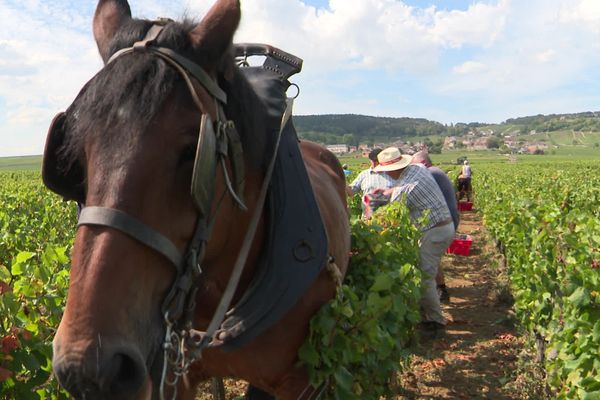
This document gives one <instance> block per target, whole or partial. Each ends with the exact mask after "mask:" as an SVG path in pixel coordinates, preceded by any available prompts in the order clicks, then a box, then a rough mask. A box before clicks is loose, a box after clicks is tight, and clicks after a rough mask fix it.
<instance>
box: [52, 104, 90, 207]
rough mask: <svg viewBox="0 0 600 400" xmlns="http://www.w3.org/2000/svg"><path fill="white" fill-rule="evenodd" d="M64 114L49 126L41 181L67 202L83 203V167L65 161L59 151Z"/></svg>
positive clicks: (59, 114)
mask: <svg viewBox="0 0 600 400" xmlns="http://www.w3.org/2000/svg"><path fill="white" fill-rule="evenodd" d="M66 120H67V114H66V113H65V112H60V113H58V114H57V115H56V116H55V117H54V119H53V120H52V122H51V124H50V128H49V129H48V135H47V136H46V145H45V147H44V157H43V161H42V181H43V182H44V185H46V187H48V189H50V190H51V191H53V192H54V193H57V194H59V195H61V196H62V197H64V198H65V199H67V200H75V201H78V202H81V203H83V202H84V200H85V187H84V181H85V177H84V172H83V167H82V166H81V164H79V162H78V161H77V160H66V159H65V158H64V157H63V156H62V155H61V154H60V150H61V148H62V147H63V146H64V144H65V139H66V126H65V124H66Z"/></svg>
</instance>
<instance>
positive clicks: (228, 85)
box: [61, 19, 267, 169]
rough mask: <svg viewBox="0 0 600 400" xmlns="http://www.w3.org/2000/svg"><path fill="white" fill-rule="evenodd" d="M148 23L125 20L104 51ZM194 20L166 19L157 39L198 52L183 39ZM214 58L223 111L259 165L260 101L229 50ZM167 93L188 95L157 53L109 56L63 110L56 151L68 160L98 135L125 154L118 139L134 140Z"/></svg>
mask: <svg viewBox="0 0 600 400" xmlns="http://www.w3.org/2000/svg"><path fill="white" fill-rule="evenodd" d="M152 24H153V22H152V21H147V20H138V19H132V20H130V21H129V22H128V23H126V24H125V25H124V26H123V27H122V28H121V29H120V31H119V32H118V33H117V34H116V36H115V38H114V39H113V42H112V45H111V50H110V54H114V53H116V52H117V51H118V50H120V49H122V48H126V47H130V46H132V45H133V43H135V42H137V41H139V40H141V39H142V38H143V37H144V36H145V35H146V33H147V31H148V30H149V29H150V27H151V26H152ZM195 26H196V23H195V22H194V21H191V20H185V21H183V22H180V23H178V22H172V23H169V24H168V25H166V26H165V28H164V30H163V31H162V33H161V35H160V37H159V39H158V41H157V45H158V46H160V47H167V48H170V49H172V50H174V51H176V52H177V53H179V54H180V55H182V56H184V57H186V58H188V59H190V60H195V59H197V58H198V53H199V52H198V51H197V50H195V49H193V48H192V46H191V43H190V42H189V39H188V38H189V36H188V33H189V32H190V31H191V30H192V29H193V28H194V27H195ZM200 57H202V54H200ZM218 61H219V63H218V65H219V68H220V69H219V71H220V72H219V77H218V83H219V85H220V86H221V88H222V89H223V90H224V91H225V93H226V94H227V105H226V106H225V107H224V110H225V114H226V116H227V118H229V119H231V120H233V121H234V122H235V123H236V128H237V131H238V134H239V135H240V138H241V141H242V146H243V148H244V152H245V154H246V156H247V160H248V161H249V162H250V166H251V167H254V168H261V169H262V168H264V165H265V161H264V159H265V157H266V155H265V150H266V148H267V138H266V137H265V134H264V133H265V132H266V127H265V121H264V115H265V113H266V111H265V108H264V105H263V103H262V102H261V100H260V99H259V98H258V96H257V95H256V93H255V92H254V90H253V89H252V87H251V86H250V84H249V82H248V81H247V80H246V78H245V77H244V76H243V75H242V73H241V71H240V70H239V68H238V67H237V66H235V63H234V60H233V56H232V54H230V53H229V52H228V53H227V54H226V55H225V56H224V59H223V60H218ZM225 66H227V68H229V70H232V71H233V74H228V75H231V77H229V76H228V77H225V73H224V70H223V68H225ZM173 93H174V94H175V100H176V101H187V100H188V99H189V94H188V88H187V86H186V85H185V83H184V81H183V79H182V77H181V76H180V74H179V73H178V72H177V71H176V70H175V69H174V68H172V67H171V66H169V65H167V64H166V63H165V62H164V61H163V60H160V59H159V58H158V57H157V56H154V55H151V54H144V53H139V54H135V55H134V56H132V55H127V56H125V57H123V59H117V60H115V61H114V62H111V63H110V64H108V65H106V66H105V67H104V68H103V69H102V70H100V71H99V72H98V73H97V74H96V75H95V76H94V77H93V78H92V79H91V80H90V81H88V82H87V83H86V85H85V86H84V87H83V88H82V90H81V91H80V93H79V94H78V96H77V98H76V99H75V101H74V102H73V104H72V105H71V106H70V107H69V109H68V110H67V121H66V129H67V136H66V139H67V140H66V142H65V145H64V146H63V149H62V150H61V154H62V156H63V157H64V158H65V159H66V160H68V161H69V162H71V163H72V162H75V160H81V159H82V157H83V145H84V143H85V142H86V140H88V139H90V138H91V136H100V135H102V138H99V139H101V140H100V141H99V142H100V143H102V145H103V146H105V147H104V148H105V149H107V150H110V151H111V152H113V154H114V152H122V153H123V154H122V155H121V156H123V157H125V156H126V154H127V153H128V150H129V147H128V146H127V145H123V143H127V144H129V145H134V144H133V143H134V138H135V137H139V136H140V135H142V134H143V132H144V131H146V130H147V128H148V126H149V125H150V124H151V123H152V122H153V121H154V120H155V118H156V117H157V116H158V114H159V112H160V110H161V108H162V106H163V104H164V103H165V101H166V100H167V98H168V97H169V96H170V95H171V94H173ZM190 101H191V100H190ZM123 115H126V118H123ZM112 132H119V133H120V134H121V135H128V136H129V138H123V137H122V136H121V137H120V138H119V144H120V145H119V146H111V143H112V142H113V141H114V140H115V138H114V137H113V136H114V134H113V133H112ZM111 135H112V136H111ZM94 139H97V137H94Z"/></svg>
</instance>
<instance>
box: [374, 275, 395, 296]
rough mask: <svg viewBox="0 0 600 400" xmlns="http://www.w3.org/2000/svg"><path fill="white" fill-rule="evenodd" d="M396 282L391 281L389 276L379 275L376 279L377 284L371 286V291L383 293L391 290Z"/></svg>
mask: <svg viewBox="0 0 600 400" xmlns="http://www.w3.org/2000/svg"><path fill="white" fill-rule="evenodd" d="M393 283H394V281H393V280H392V279H390V277H389V276H388V275H385V274H379V275H377V277H376V278H375V282H374V283H373V285H372V286H371V291H373V292H383V291H385V290H390V288H391V287H392V285H393Z"/></svg>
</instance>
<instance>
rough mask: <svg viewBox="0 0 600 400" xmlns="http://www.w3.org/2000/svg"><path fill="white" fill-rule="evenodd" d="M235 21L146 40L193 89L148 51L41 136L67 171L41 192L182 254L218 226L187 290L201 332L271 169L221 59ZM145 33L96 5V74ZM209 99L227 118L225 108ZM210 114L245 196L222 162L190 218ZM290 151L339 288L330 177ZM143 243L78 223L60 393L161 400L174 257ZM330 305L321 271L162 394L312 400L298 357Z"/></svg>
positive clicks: (330, 286) (244, 94)
mask: <svg viewBox="0 0 600 400" xmlns="http://www.w3.org/2000/svg"><path fill="white" fill-rule="evenodd" d="M240 15H241V13H240V5H239V1H237V0H218V1H217V3H216V4H215V5H214V6H213V7H212V8H211V10H210V11H209V13H208V14H207V15H206V16H205V17H204V18H203V19H202V20H201V22H200V23H192V22H190V21H185V22H182V23H176V22H169V23H167V24H166V25H165V26H164V29H163V30H162V32H161V33H160V35H159V36H157V37H153V38H152V40H150V41H151V42H155V44H156V46H157V47H162V48H168V49H171V50H172V51H174V52H176V53H177V54H179V55H181V56H183V57H185V59H187V60H190V61H192V62H193V63H194V64H195V65H197V66H200V67H201V69H202V70H204V71H205V73H202V74H200V75H201V76H200V78H198V77H197V75H194V74H191V75H188V76H187V78H186V77H185V76H183V77H182V73H181V71H179V70H178V68H177V67H176V66H174V65H173V64H174V63H173V62H172V60H171V61H169V60H165V58H164V57H162V56H156V55H154V54H151V53H150V52H139V53H138V54H126V55H121V56H119V57H117V58H116V59H114V60H111V61H110V62H108V63H107V64H106V65H105V67H104V68H103V69H102V70H101V71H100V72H99V73H98V74H97V75H96V76H95V77H94V78H93V79H92V80H91V81H90V82H88V84H86V86H85V87H84V88H83V89H82V91H81V93H80V94H79V96H78V97H77V99H76V100H75V102H74V103H73V105H72V106H71V107H70V108H69V110H67V112H66V113H65V114H64V115H63V116H61V118H60V119H58V120H55V122H54V125H53V128H51V129H52V130H56V129H57V128H60V129H62V130H63V132H62V135H63V136H61V140H62V142H61V144H60V146H59V147H58V148H57V149H55V150H56V152H57V154H58V155H59V156H60V158H61V160H63V161H64V163H63V164H62V167H61V168H60V169H58V170H57V171H55V172H54V175H58V176H59V177H62V180H61V179H58V180H56V176H55V177H54V178H52V179H55V180H54V181H51V180H50V179H48V180H47V181H46V183H47V184H48V183H49V182H50V184H49V186H50V187H51V188H52V189H54V190H55V191H58V192H59V193H61V194H63V195H65V197H68V198H71V199H75V200H77V201H79V202H81V203H84V204H85V205H86V207H87V208H90V209H92V208H95V207H101V208H102V209H108V210H112V211H111V214H110V215H111V216H112V217H115V215H121V214H124V215H128V217H127V218H126V219H127V221H129V223H131V224H134V225H135V224H137V222H135V221H138V222H140V223H141V224H143V225H144V226H145V227H149V228H148V229H147V228H144V229H145V230H146V231H147V230H152V231H155V232H159V234H154V236H153V237H154V238H155V239H156V238H157V237H160V238H166V241H170V243H172V244H173V245H174V247H175V252H179V253H180V254H181V253H184V252H185V251H186V249H187V248H189V246H190V242H192V241H193V240H194V237H195V236H196V234H197V233H198V229H197V221H198V220H199V218H200V217H201V216H202V215H201V214H202V213H207V214H210V215H212V216H214V219H213V220H212V221H211V227H212V230H209V232H210V235H209V237H208V238H207V240H206V243H205V246H204V248H203V249H202V250H201V253H202V254H201V256H203V257H200V258H201V259H202V263H201V267H202V271H201V273H197V274H196V275H194V278H195V281H194V282H193V286H195V287H197V292H195V296H193V300H194V302H195V308H193V315H192V317H191V318H190V321H191V322H192V327H193V328H194V329H196V330H198V331H206V330H207V326H208V325H209V322H210V321H211V319H212V318H213V315H214V314H215V310H216V309H217V306H218V304H219V301H220V299H221V298H222V296H223V294H224V292H226V287H227V285H228V282H229V279H230V275H232V270H233V268H234V264H235V263H236V259H237V257H238V253H239V252H240V251H241V250H240V249H241V248H242V246H243V242H244V237H245V234H246V232H247V231H248V229H250V227H249V226H250V225H251V222H252V218H253V217H252V216H253V212H254V210H256V209H258V210H261V209H262V208H263V207H264V204H263V202H262V201H261V198H260V193H261V185H262V184H263V180H264V179H265V176H266V174H267V172H266V171H268V165H269V162H270V160H271V157H272V155H273V149H272V146H270V145H269V143H270V142H269V140H268V138H267V137H266V136H267V135H266V130H265V125H266V120H267V119H268V117H267V115H266V112H265V107H264V105H263V104H262V103H261V101H259V100H258V98H257V95H256V93H255V92H254V91H253V89H252V87H251V86H250V85H249V84H248V82H247V80H246V79H245V78H244V76H243V75H242V74H241V73H240V70H239V67H237V66H236V64H235V62H234V57H233V55H232V54H231V51H230V49H231V46H232V38H233V35H234V32H235V31H236V29H237V26H238V23H239V20H240ZM151 26H153V23H152V22H150V21H144V20H137V19H133V18H131V12H130V9H129V5H128V4H127V2H126V0H100V1H99V3H98V6H97V9H96V12H95V16H94V21H93V28H94V29H93V30H94V36H95V39H96V42H97V45H98V48H99V51H100V54H101V56H102V58H103V60H104V61H105V62H107V61H108V60H109V59H110V58H111V56H112V55H113V54H115V53H116V52H117V51H119V50H120V49H123V48H129V47H131V46H132V45H133V44H134V43H136V42H140V41H143V40H144V38H148V35H147V33H148V32H149V30H150V29H151V28H150V27H151ZM133 53H136V52H135V51H134V52H133ZM184 75H185V74H184ZM190 76H191V78H190ZM207 77H208V78H207ZM211 82H212V83H211ZM215 83H216V85H214V84H215ZM215 86H216V89H215ZM219 89H222V91H223V92H224V94H225V95H226V98H227V102H226V104H223V105H221V101H220V99H221V98H222V96H221V92H220V90H219ZM194 96H195V97H196V98H194ZM206 116H208V117H210V120H212V121H220V120H223V118H224V116H225V117H226V119H227V120H228V121H233V123H234V124H235V127H236V128H237V133H238V134H239V139H240V141H241V146H242V149H243V164H244V165H243V166H244V167H245V180H244V186H243V191H242V192H241V193H238V194H239V195H240V196H239V197H242V198H243V199H244V204H245V206H246V207H247V210H245V209H244V208H243V207H240V206H239V204H238V203H239V202H238V201H237V200H236V199H235V198H234V194H235V191H232V190H230V188H228V184H227V179H226V178H227V177H226V175H227V171H229V170H232V169H234V168H233V165H232V163H233V161H232V160H231V159H227V161H226V164H227V165H226V167H224V168H223V169H221V168H215V169H214V170H213V171H212V176H211V177H209V178H211V179H212V181H211V182H212V183H211V184H214V189H213V190H207V191H206V193H209V194H211V196H209V197H210V198H209V202H208V206H207V207H206V208H207V209H206V210H202V209H200V211H199V207H198V204H197V202H196V200H195V199H194V198H193V196H192V195H191V194H190V185H191V182H192V178H193V173H194V172H195V171H194V168H198V167H197V166H196V167H195V165H196V164H195V158H196V156H197V154H196V152H197V151H196V149H197V147H198V143H197V142H198V140H199V137H198V127H199V126H200V125H201V124H203V123H204V119H205V117H206ZM49 138H50V136H49ZM49 140H50V139H49ZM53 140H54V139H53ZM48 146H49V145H48V143H47V151H48V148H49V147H48ZM300 147H301V152H302V158H303V159H304V163H305V166H306V169H307V171H308V175H309V178H310V183H311V185H312V189H313V191H314V196H315V198H316V200H317V203H318V211H319V212H320V214H321V216H322V220H323V223H324V226H325V232H326V234H327V239H328V254H329V255H330V256H331V257H334V258H335V261H336V264H337V266H338V267H339V269H340V271H341V273H342V274H344V273H345V272H346V267H347V262H348V254H349V246H350V243H349V241H350V235H349V225H348V217H347V209H346V199H345V194H344V189H345V183H344V182H345V180H344V175H343V172H342V169H341V166H340V164H339V162H338V161H337V159H336V158H335V157H334V156H333V155H332V154H331V153H329V152H328V151H327V150H326V149H324V148H323V147H321V146H319V145H317V144H314V143H310V142H302V143H301V145H300ZM200 162H202V160H200ZM49 163H50V161H49ZM45 168H50V166H48V165H45ZM201 172H202V171H201ZM209 172H210V171H209ZM45 174H46V175H47V174H49V172H48V171H46V172H45ZM60 174H62V175H60ZM46 175H45V180H46V178H47V176H46ZM202 182H203V180H202ZM65 193H67V194H65ZM200 208H201V207H200ZM84 210H85V209H84ZM263 214H264V213H263ZM258 215H261V214H260V213H258ZM82 216H83V214H82ZM132 221H133V222H132ZM117 225H118V224H117ZM267 235H268V232H267V228H266V225H265V217H264V216H262V217H260V219H258V227H257V229H256V233H255V234H254V236H253V238H252V241H251V247H250V249H249V252H248V255H247V258H246V259H245V262H244V264H243V266H244V267H243V272H242V274H241V279H240V281H239V285H238V287H237V289H236V291H235V295H234V296H233V302H234V303H235V302H236V301H237V300H238V299H240V298H241V297H242V296H243V294H244V292H245V291H246V289H247V288H248V286H249V285H250V283H251V281H252V278H253V275H254V273H255V269H256V263H257V259H258V258H259V254H260V252H261V248H262V247H263V241H264V240H265V237H266V236H267ZM134 236H135V235H134ZM138 236H139V235H138ZM142 236H143V235H142ZM157 240H158V239H157ZM159 241H165V240H163V239H160V240H159ZM150 242H152V240H149V241H146V242H143V241H142V240H141V239H138V240H136V239H135V238H134V237H132V236H131V235H130V234H127V233H126V230H125V231H124V230H123V229H118V228H115V225H111V224H109V223H106V224H102V223H98V224H94V223H91V224H90V223H81V222H80V225H79V227H78V230H77V234H76V237H75V244H74V248H73V253H72V271H71V280H70V287H69V291H68V298H67V305H66V308H65V312H64V315H63V318H62V321H61V323H60V326H59V328H58V331H57V333H56V336H55V338H54V359H53V368H54V371H55V374H56V376H57V378H58V380H59V382H60V383H61V384H62V386H64V387H65V388H66V389H67V390H68V391H69V392H70V393H71V394H72V395H73V396H74V397H75V398H77V399H88V400H89V399H147V398H159V396H160V394H159V392H161V390H160V386H161V383H164V380H165V378H164V375H162V373H163V372H162V371H163V367H165V364H167V363H165V362H164V361H163V356H162V354H163V353H162V352H163V345H164V342H165V330H166V326H165V318H164V312H163V311H164V310H162V307H164V304H165V298H167V297H168V296H169V295H170V294H171V293H172V286H173V282H174V280H175V278H176V276H178V275H177V272H176V269H174V268H173V264H176V263H177V262H176V261H173V258H174V257H171V258H169V256H168V255H169V254H172V252H171V253H169V252H168V251H161V250H159V251H157V250H156V248H153V247H151V245H150V244H149V243H150ZM158 247H160V246H158ZM163 247H164V246H163ZM175 258H176V257H175ZM170 260H171V261H172V262H171V261H170ZM195 266H196V265H195V264H194V267H195ZM180 283H181V281H178V285H179V284H180ZM181 286H185V285H184V284H181ZM176 289H177V288H176ZM334 294H335V282H334V280H333V279H332V278H331V276H330V274H329V273H328V272H327V271H326V270H325V269H323V270H321V272H320V273H319V275H318V277H317V278H316V279H315V281H314V283H313V284H312V285H311V286H310V288H309V290H308V291H306V292H305V294H304V295H303V296H302V297H301V298H300V300H299V301H298V302H297V303H296V304H295V305H294V306H293V307H292V308H291V310H290V311H289V312H287V313H286V314H285V315H284V316H283V318H282V319H280V320H279V321H278V322H276V323H275V324H274V325H272V326H271V327H270V328H269V329H267V330H266V331H265V332H263V333H262V334H260V335H259V336H258V337H256V338H255V339H253V340H252V341H251V342H250V343H247V344H245V345H243V346H241V347H240V348H238V349H235V350H233V351H224V350H222V349H221V348H220V347H219V346H215V347H207V348H205V349H204V350H203V352H202V354H201V358H199V359H195V362H194V363H193V364H192V365H191V366H189V369H186V370H185V372H186V373H185V376H184V377H183V379H181V380H179V381H178V383H176V385H175V386H176V389H177V391H176V392H175V391H174V390H173V389H169V387H168V385H167V389H166V394H167V395H168V396H169V398H170V396H173V395H175V393H177V395H176V396H177V398H179V399H193V398H194V397H195V391H196V386H197V384H198V383H199V382H200V381H202V380H204V379H207V378H209V377H236V378H239V379H243V380H246V381H248V382H250V383H251V384H252V385H254V386H255V387H258V388H260V389H262V390H264V391H266V392H268V393H270V394H272V395H274V396H276V397H277V398H280V399H299V398H306V399H308V398H310V397H311V396H313V395H314V393H316V389H314V388H311V387H310V386H309V384H308V379H307V374H306V372H305V371H304V370H303V369H302V368H300V367H299V366H298V364H297V361H298V358H297V350H298V348H299V346H300V345H301V344H302V343H303V341H304V340H305V337H306V334H307V329H308V324H309V321H310V319H311V316H312V315H314V313H315V312H316V311H317V310H318V309H319V308H320V307H321V306H322V305H323V304H324V303H325V302H327V301H328V300H329V299H331V298H332V297H333V296H334ZM194 302H192V303H191V304H192V305H193V304H194ZM167 366H168V365H167ZM166 379H167V380H168V379H171V380H172V379H173V371H167V378H166Z"/></svg>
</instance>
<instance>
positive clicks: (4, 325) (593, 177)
mask: <svg viewBox="0 0 600 400" xmlns="http://www.w3.org/2000/svg"><path fill="white" fill-rule="evenodd" d="M359 168H360V166H359V164H358V163H356V164H355V165H353V166H352V169H353V170H354V173H356V172H357V170H358V169H359ZM450 172H451V173H450V175H451V176H452V174H453V173H454V171H450ZM474 172H475V174H474V183H475V189H474V190H475V193H476V199H475V202H476V207H477V209H478V212H480V213H481V215H482V216H483V219H484V222H485V226H486V228H487V230H488V231H489V232H490V234H491V235H492V236H493V238H494V239H495V244H496V246H497V247H498V249H499V250H500V251H501V253H502V254H503V260H504V261H505V264H506V265H505V267H506V269H507V270H508V272H509V275H510V282H511V289H512V295H513V297H514V299H515V306H514V308H515V311H516V315H517V318H518V320H519V322H520V325H521V327H522V329H523V330H524V331H527V332H530V333H531V335H532V336H534V337H537V339H538V340H537V342H538V345H539V350H540V354H542V355H543V358H544V363H545V364H544V365H545V368H546V370H547V371H548V374H549V375H548V380H549V383H550V384H551V385H552V386H553V388H554V390H556V392H557V393H559V396H560V397H561V398H584V399H597V398H600V355H599V354H598V348H600V174H599V164H598V162H597V161H585V162H578V163H575V162H559V163H532V162H527V163H517V164H509V163H504V162H502V163H499V162H493V163H483V162H482V163H475V165H474ZM0 204H2V208H0V229H1V230H0V340H1V341H2V343H1V348H0V398H1V399H5V398H6V399H13V398H16V399H66V398H68V396H67V395H66V394H65V393H64V392H62V391H61V390H60V389H59V388H58V385H57V384H56V382H55V381H54V380H53V378H52V376H51V362H50V361H51V353H52V348H51V343H52V337H53V335H54V332H55V329H56V327H57V326H58V322H59V321H60V317H61V315H62V309H63V306H64V300H65V295H66V290H67V287H68V277H69V269H68V266H69V255H70V250H71V245H72V240H73V236H74V231H75V226H76V209H75V205H74V204H73V203H67V202H63V201H62V200H60V199H59V198H58V197H57V196H55V195H53V194H51V193H49V192H48V191H47V190H46V189H45V188H43V186H42V185H41V181H40V177H39V173H38V172H2V173H0ZM351 206H352V217H351V222H352V231H353V241H352V252H353V254H352V255H353V256H352V259H351V267H350V273H349V275H348V277H347V279H346V280H345V281H344V283H343V284H342V285H341V286H340V287H339V290H338V295H337V297H336V298H335V299H334V300H333V301H332V302H330V303H329V304H328V305H327V306H325V307H324V308H323V309H322V310H321V311H320V312H319V313H318V314H317V316H316V317H315V318H314V319H313V321H312V323H311V327H310V333H309V338H308V340H307V341H306V342H305V344H304V345H303V346H302V347H301V349H300V352H299V358H300V360H301V362H302V363H303V364H304V365H305V367H306V368H307V370H308V372H309V376H310V379H311V382H312V383H313V384H314V385H315V386H320V387H323V393H324V395H325V396H324V397H323V398H331V399H334V398H335V399H377V398H379V396H380V395H384V394H387V395H389V396H390V395H391V396H393V395H394V393H396V392H392V391H391V390H390V385H389V382H390V377H391V376H392V375H393V374H395V373H401V372H402V371H401V370H402V368H401V366H406V365H407V360H409V359H410V357H411V351H412V349H411V347H410V346H411V342H412V338H413V333H414V326H415V325H416V323H417V322H418V320H419V313H418V298H419V295H420V291H419V281H420V273H419V272H418V270H417V269H416V268H415V265H416V263H417V252H416V248H417V239H418V237H417V232H416V231H415V230H414V229H413V228H412V227H411V225H410V222H409V219H408V213H407V211H406V210H405V208H404V207H402V205H401V204H397V205H393V206H390V207H386V208H382V209H381V210H379V211H378V212H377V213H376V216H375V217H374V218H373V219H372V220H371V221H369V222H364V221H361V220H360V219H359V218H357V216H358V215H359V214H360V206H359V203H358V201H357V199H356V198H355V199H353V201H352V202H351ZM392 398H393V397H392Z"/></svg>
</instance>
